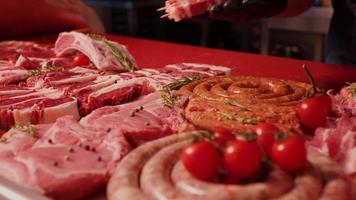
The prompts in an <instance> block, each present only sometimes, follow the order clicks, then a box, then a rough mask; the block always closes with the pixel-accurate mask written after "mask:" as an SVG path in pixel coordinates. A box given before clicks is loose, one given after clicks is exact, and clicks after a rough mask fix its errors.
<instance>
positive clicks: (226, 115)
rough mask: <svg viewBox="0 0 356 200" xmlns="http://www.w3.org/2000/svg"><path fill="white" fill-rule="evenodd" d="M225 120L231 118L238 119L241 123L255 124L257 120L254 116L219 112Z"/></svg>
mask: <svg viewBox="0 0 356 200" xmlns="http://www.w3.org/2000/svg"><path fill="white" fill-rule="evenodd" d="M219 114H220V115H222V116H223V117H224V118H225V119H226V120H233V121H238V122H240V123H243V124H257V122H258V120H257V119H256V118H245V117H238V116H236V114H235V113H233V112H228V113H223V112H219Z"/></svg>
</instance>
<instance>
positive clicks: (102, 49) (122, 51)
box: [54, 31, 138, 71]
mask: <svg viewBox="0 0 356 200" xmlns="http://www.w3.org/2000/svg"><path fill="white" fill-rule="evenodd" d="M54 50H55V52H56V55H57V56H61V55H64V54H67V53H72V52H73V51H80V52H82V53H83V54H85V55H86V56H88V58H89V59H90V60H91V61H92V62H93V63H94V65H95V66H96V67H97V68H98V69H100V70H106V71H110V70H114V71H133V70H135V69H137V68H138V67H137V64H136V61H135V59H134V58H133V57H132V56H131V54H130V53H129V52H128V50H127V49H126V47H125V46H123V45H121V44H119V43H116V42H112V41H108V40H106V39H105V38H103V37H101V36H92V37H91V36H89V35H85V34H83V33H79V32H74V31H73V32H63V33H61V34H59V37H58V39H57V41H56V44H55V49H54Z"/></svg>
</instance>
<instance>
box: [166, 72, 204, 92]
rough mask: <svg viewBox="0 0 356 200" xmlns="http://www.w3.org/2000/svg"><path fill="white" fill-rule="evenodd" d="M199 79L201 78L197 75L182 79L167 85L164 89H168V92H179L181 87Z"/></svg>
mask: <svg viewBox="0 0 356 200" xmlns="http://www.w3.org/2000/svg"><path fill="white" fill-rule="evenodd" d="M200 79H201V77H200V76H199V75H193V76H192V77H191V78H189V77H183V78H182V79H180V80H178V81H176V82H173V83H170V84H167V85H166V86H165V87H166V88H168V89H169V90H179V89H180V88H181V87H183V86H185V85H187V84H189V83H192V82H194V81H197V80H200Z"/></svg>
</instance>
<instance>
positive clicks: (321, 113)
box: [297, 97, 327, 128]
mask: <svg viewBox="0 0 356 200" xmlns="http://www.w3.org/2000/svg"><path fill="white" fill-rule="evenodd" d="M297 113H298V117H299V120H300V121H301V122H302V124H303V125H304V126H306V127H309V128H317V127H320V126H324V125H325V122H326V116H327V109H326V106H325V105H324V103H323V102H322V101H321V100H320V99H319V98H317V97H313V98H310V99H306V100H304V101H303V102H302V103H301V104H299V105H298V108H297Z"/></svg>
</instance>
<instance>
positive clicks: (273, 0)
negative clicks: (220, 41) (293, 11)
mask: <svg viewBox="0 0 356 200" xmlns="http://www.w3.org/2000/svg"><path fill="white" fill-rule="evenodd" d="M287 3H288V0H227V1H226V2H225V3H223V4H220V5H216V6H213V7H212V8H211V9H210V11H209V14H210V16H211V17H212V18H217V19H223V20H228V21H246V20H253V19H261V18H265V17H271V16H274V15H276V14H279V13H281V12H282V11H283V10H284V9H285V8H286V6H287Z"/></svg>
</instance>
